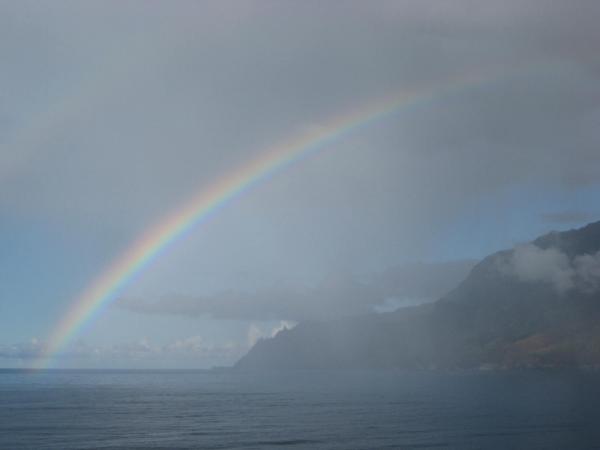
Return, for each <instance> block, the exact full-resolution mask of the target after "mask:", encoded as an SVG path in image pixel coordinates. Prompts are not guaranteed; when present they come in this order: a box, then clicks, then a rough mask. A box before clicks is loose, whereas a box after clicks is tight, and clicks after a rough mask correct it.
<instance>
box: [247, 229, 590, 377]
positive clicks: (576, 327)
mask: <svg viewBox="0 0 600 450" xmlns="http://www.w3.org/2000/svg"><path fill="white" fill-rule="evenodd" d="M599 251H600V222H595V223H592V224H589V225H587V226H586V227H583V228H580V229H577V230H570V231H566V232H552V233H549V234H547V235H544V236H541V237H539V238H537V239H535V240H534V241H532V242H531V243H529V244H524V245H520V246H518V247H515V248H513V249H509V250H504V251H500V252H498V253H495V254H492V255H490V256H488V257H486V258H485V259H483V260H482V261H481V262H480V263H478V264H477V265H476V266H475V267H474V268H473V269H472V271H471V272H470V274H469V275H468V276H467V278H466V279H465V280H464V281H463V282H462V283H461V284H460V285H459V286H457V287H456V288H455V289H454V290H452V291H451V292H449V293H448V294H447V295H445V296H444V297H442V298H441V299H439V300H438V301H437V302H435V303H433V304H430V305H425V306H419V307H412V308H404V309H401V310H398V311H396V312H393V313H386V314H372V315H364V316H360V317H353V318H350V319H340V320H335V321H324V322H303V323H300V324H299V325H298V326H296V327H295V328H294V329H292V330H284V331H282V332H280V333H279V334H277V335H276V336H275V337H274V338H270V339H264V340H261V341H259V342H258V343H257V344H256V345H255V346H254V347H253V348H252V349H251V350H250V352H249V353H248V354H247V355H246V356H244V357H243V358H242V359H240V361H238V363H237V364H236V366H235V367H236V368H239V369H293V368H390V367H394V368H432V369H435V368H521V367H582V366H585V367H588V366H594V367H597V366H600V253H599Z"/></svg>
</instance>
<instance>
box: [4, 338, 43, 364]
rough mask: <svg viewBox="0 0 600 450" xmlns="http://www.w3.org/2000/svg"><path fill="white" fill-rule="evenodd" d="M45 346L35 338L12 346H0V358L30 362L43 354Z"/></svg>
mask: <svg viewBox="0 0 600 450" xmlns="http://www.w3.org/2000/svg"><path fill="white" fill-rule="evenodd" d="M44 350H45V345H44V344H43V343H42V342H40V341H39V340H38V339H37V338H31V339H30V340H29V341H28V342H21V343H17V344H13V345H0V358H5V359H19V360H31V359H35V358H39V357H40V356H41V355H43V354H44Z"/></svg>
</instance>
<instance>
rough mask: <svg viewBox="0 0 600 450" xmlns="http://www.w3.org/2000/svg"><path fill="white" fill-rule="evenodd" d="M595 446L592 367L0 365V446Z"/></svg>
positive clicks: (179, 449)
mask: <svg viewBox="0 0 600 450" xmlns="http://www.w3.org/2000/svg"><path fill="white" fill-rule="evenodd" d="M260 448H266V449H278V448H282V449H283V448H285V449H288V448H293V449H309V448H317V449H384V448H389V449H393V448H398V449H430V448H431V449H433V448H435V449H439V448H447V449H502V450H508V449H527V450H531V449H592V448H600V374H599V373H596V372H561V371H521V372H519V371H516V372H469V373H466V372H462V373H458V372H457V373H436V372H425V371H424V372H402V371H393V370H390V371H292V372H285V371H282V372H265V373H258V372H253V373H250V372H235V371H225V370H224V371H184V372H180V371H58V370H48V371H43V372H38V373H27V372H23V371H18V370H0V449H1V450H21V449H31V450H43V449H57V450H69V449H107V450H108V449H111V450H125V449H164V450H184V449H185V450H188V449H260Z"/></svg>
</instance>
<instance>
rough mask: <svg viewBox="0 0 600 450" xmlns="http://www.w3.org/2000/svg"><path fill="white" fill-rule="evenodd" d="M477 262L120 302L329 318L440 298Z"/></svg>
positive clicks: (161, 309) (156, 310) (240, 315)
mask: <svg viewBox="0 0 600 450" xmlns="http://www.w3.org/2000/svg"><path fill="white" fill-rule="evenodd" d="M474 264H475V261H470V260H469V261H452V262H440V263H412V264H404V265H402V266H398V267H396V268H393V269H389V270H387V271H385V272H382V273H378V274H375V275H371V276H369V277H364V278H363V279H359V278H358V277H356V276H352V275H337V276H330V277H329V278H327V279H325V280H324V281H323V282H322V283H321V284H319V285H318V286H315V287H311V288H289V287H286V288H282V287H279V288H278V287H273V288H270V289H263V290H260V291H256V292H235V291H226V292H221V293H218V294H214V295H207V296H185V295H171V296H165V297H162V298H160V299H158V300H154V301H150V300H147V299H140V298H122V299H120V300H119V301H118V302H117V305H116V306H117V307H119V308H122V309H125V310H129V311H134V312H138V313H144V314H163V315H168V314H175V315H182V316H189V317H194V316H202V315H210V316H212V317H214V318H217V319H246V320H248V319H249V320H291V321H301V320H311V319H329V318H336V317H344V316H349V315H357V314H365V313H369V312H373V311H379V312H381V311H387V310H391V309H394V305H396V306H398V307H400V306H405V304H406V301H407V300H410V302H409V303H410V304H415V303H421V302H427V301H432V300H436V299H437V298H439V297H441V296H442V295H444V294H445V293H446V292H448V291H449V290H450V289H452V288H454V287H455V286H456V285H458V283H460V282H461V281H462V280H463V279H464V278H465V277H466V276H467V274H468V272H469V271H470V270H471V268H472V267H473V265H474Z"/></svg>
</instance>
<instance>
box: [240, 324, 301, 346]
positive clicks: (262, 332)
mask: <svg viewBox="0 0 600 450" xmlns="http://www.w3.org/2000/svg"><path fill="white" fill-rule="evenodd" d="M295 326H296V323H295V322H291V321H289V320H281V321H279V323H278V324H277V325H275V326H274V327H271V328H270V329H265V328H264V327H261V326H260V325H258V324H255V323H253V324H251V325H250V327H249V328H248V348H249V349H250V348H252V347H253V346H254V344H256V343H257V342H258V341H259V340H260V339H265V338H272V337H275V336H276V335H277V333H279V332H280V331H283V330H291V329H292V328H294V327H295Z"/></svg>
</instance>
